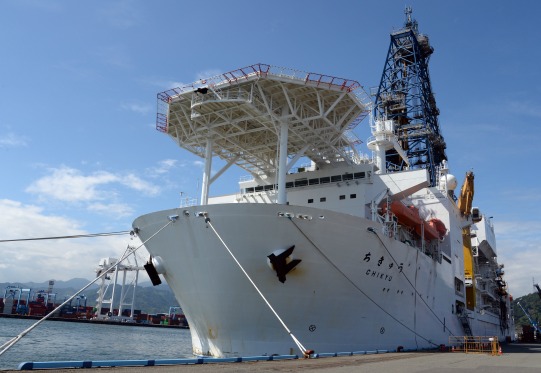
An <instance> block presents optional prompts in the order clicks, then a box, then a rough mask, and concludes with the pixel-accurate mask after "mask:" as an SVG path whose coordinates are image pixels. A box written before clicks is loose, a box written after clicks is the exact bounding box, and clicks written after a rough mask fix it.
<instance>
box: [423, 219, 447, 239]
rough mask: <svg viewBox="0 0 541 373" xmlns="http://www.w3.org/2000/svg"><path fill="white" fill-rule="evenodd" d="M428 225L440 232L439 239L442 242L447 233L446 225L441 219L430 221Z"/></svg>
mask: <svg viewBox="0 0 541 373" xmlns="http://www.w3.org/2000/svg"><path fill="white" fill-rule="evenodd" d="M428 225H430V226H431V227H434V228H435V229H436V231H437V232H438V237H439V238H440V240H441V239H442V238H443V237H444V236H445V234H446V233H447V228H446V227H445V224H444V223H443V222H442V221H441V220H440V219H430V220H429V221H428Z"/></svg>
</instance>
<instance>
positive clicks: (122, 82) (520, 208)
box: [0, 0, 541, 297]
mask: <svg viewBox="0 0 541 373" xmlns="http://www.w3.org/2000/svg"><path fill="white" fill-rule="evenodd" d="M509 4H510V3H509V2H507V1H494V0H491V1H489V0H478V1H470V0H454V1H434V0H410V1H408V2H404V1H396V0H378V1H361V0H357V1H335V2H329V1H322V0H299V1H285V0H274V1H271V2H269V1H255V0H250V1H241V0H231V1H223V0H207V1H191V2H189V1H174V0H156V1H143V0H96V1H67V0H65V1H61V0H48V1H41V0H11V1H10V0H0V45H1V47H2V57H1V58H0V169H1V174H2V176H1V178H0V240H8V239H22V238H33V237H51V236H65V235H80V234H89V233H106V232H117V231H129V230H130V229H131V223H132V221H133V220H134V219H135V218H136V217H138V216H140V215H142V214H145V213H149V212H152V211H156V210H161V209H168V208H174V207H177V206H178V205H179V203H180V198H181V193H182V196H183V197H185V196H191V197H198V196H199V194H200V190H199V189H200V188H199V185H200V180H201V174H202V162H201V160H200V159H199V158H197V157H195V156H193V155H191V154H190V153H188V152H187V151H184V150H182V149H180V148H179V147H178V146H177V145H175V143H174V142H173V141H172V140H171V139H169V138H168V137H167V136H166V135H164V134H162V133H160V132H158V131H157V130H156V129H155V119H156V95H157V93H158V92H162V91H165V90H167V89H170V88H173V87H177V86H182V85H184V84H188V83H191V82H193V81H196V80H199V79H202V78H206V77H211V76H214V75H217V74H219V73H223V72H227V71H231V70H235V69H237V68H241V67H244V66H248V65H252V64H255V63H265V64H269V65H274V66H283V67H288V68H293V69H297V70H302V71H307V72H316V73H321V74H325V75H331V76H337V77H341V78H347V79H352V80H356V81H359V82H360V83H361V84H362V85H363V86H364V87H365V88H366V89H367V90H369V89H370V88H372V87H377V86H378V85H379V81H380V78H381V73H382V70H383V64H384V62H385V58H386V55H387V50H388V47H389V33H390V32H391V31H393V30H396V29H399V28H401V27H402V26H403V22H404V8H405V6H406V5H409V6H412V8H413V17H414V18H415V19H416V20H417V21H418V23H419V30H420V32H421V33H424V34H427V35H428V36H429V37H430V42H431V44H432V46H433V47H434V54H433V55H432V57H431V59H430V75H431V81H432V88H433V91H434V92H435V96H436V102H437V105H438V107H439V109H440V113H441V114H440V116H439V123H440V126H441V131H442V133H443V136H444V137H445V140H446V143H447V156H448V159H449V167H450V169H451V172H452V173H453V174H454V175H456V177H457V179H458V181H459V185H461V184H462V182H463V180H464V175H465V173H466V171H469V170H473V172H474V174H475V196H474V203H473V204H474V206H479V207H480V208H481V210H482V212H483V213H485V214H486V215H487V216H493V221H494V224H495V227H496V239H497V243H498V248H497V251H498V260H499V262H500V263H502V262H503V263H505V271H506V275H505V278H506V280H507V282H508V284H509V290H510V292H511V294H513V295H514V296H515V297H519V296H522V295H525V294H528V293H531V292H533V286H532V283H533V281H535V282H536V283H537V282H541V266H540V265H538V264H539V263H540V262H541V260H540V259H541V239H540V232H541V216H540V215H541V214H540V213H539V212H540V211H541V193H540V189H539V183H540V181H541V178H540V176H539V174H540V173H539V170H538V169H537V168H535V167H533V166H534V165H535V162H536V161H537V160H538V158H539V155H538V151H539V146H540V140H541V126H540V125H539V122H540V120H541V102H540V97H541V76H540V75H541V74H540V69H539V68H538V64H539V61H540V60H541V52H540V49H539V48H538V41H539V40H538V34H539V33H538V32H537V30H538V28H537V24H538V16H539V14H541V2H538V1H536V0H529V1H528V0H525V1H516V2H513V5H512V6H511V5H509ZM358 135H359V137H360V138H361V139H364V140H366V138H367V137H368V136H369V135H370V134H369V125H368V121H367V120H365V121H364V122H362V123H361V124H360V125H359V127H358ZM365 150H366V151H367V152H368V150H367V149H365ZM217 167H218V166H217ZM242 175H244V172H241V171H239V170H237V169H231V170H229V171H228V172H226V174H225V175H224V176H222V178H221V179H219V180H218V181H217V182H215V183H214V184H213V185H212V188H211V195H220V194H226V193H234V192H236V191H237V190H238V184H237V183H238V180H239V178H240V177H241V176H242ZM136 244H137V243H136V242H135V240H132V239H131V238H130V236H129V235H121V236H111V237H95V238H80V239H70V240H47V241H22V242H0V253H1V255H2V259H1V260H0V282H29V281H34V282H42V281H46V280H49V279H56V280H68V279H70V278H74V277H82V278H88V279H92V278H93V277H95V272H94V270H95V267H96V265H97V264H98V261H99V260H100V258H103V257H119V256H120V255H121V254H122V253H123V251H124V249H125V248H126V246H127V245H136ZM142 254H143V255H142V256H143V257H144V256H145V254H144V253H142Z"/></svg>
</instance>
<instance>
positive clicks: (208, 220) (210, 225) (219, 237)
mask: <svg viewBox="0 0 541 373" xmlns="http://www.w3.org/2000/svg"><path fill="white" fill-rule="evenodd" d="M204 216H205V222H206V223H207V224H208V226H209V227H210V228H211V229H212V231H213V232H214V234H215V235H216V237H218V239H219V240H220V242H221V243H222V245H224V247H225V249H226V250H227V252H228V253H229V255H231V257H232V258H233V260H234V261H235V263H237V265H238V266H239V268H240V269H241V271H242V273H244V275H245V276H246V278H247V279H248V281H250V283H251V284H252V286H253V287H254V288H255V290H256V291H257V292H258V293H259V295H260V296H261V298H262V299H263V300H264V301H265V303H266V304H267V306H268V307H269V308H270V310H271V311H272V313H274V316H276V318H277V319H278V321H280V323H281V324H282V326H283V327H284V329H285V330H286V331H287V333H288V334H289V336H290V337H291V339H293V342H295V344H296V345H297V347H298V348H299V350H301V352H302V354H303V356H305V357H307V356H309V355H310V353H311V352H312V351H311V350H307V349H306V348H305V347H304V346H303V345H302V343H301V342H300V341H299V340H298V339H297V338H296V337H295V335H293V333H292V332H291V330H289V328H288V327H287V325H286V324H285V323H284V321H283V320H282V319H281V318H280V316H279V315H278V313H277V312H276V311H275V310H274V308H273V307H272V305H271V304H270V302H269V301H268V300H267V298H265V296H264V295H263V293H262V292H261V290H259V288H258V287H257V285H256V284H255V282H254V281H253V280H252V279H251V277H250V275H248V273H247V272H246V271H245V270H244V268H243V267H242V265H241V264H240V263H239V261H238V260H237V258H236V257H235V255H233V253H232V252H231V250H229V247H228V246H227V244H226V243H225V242H224V240H223V239H222V237H221V236H220V235H219V234H218V232H217V231H216V229H214V226H213V225H212V223H211V222H210V218H209V217H208V214H206V213H205V214H204Z"/></svg>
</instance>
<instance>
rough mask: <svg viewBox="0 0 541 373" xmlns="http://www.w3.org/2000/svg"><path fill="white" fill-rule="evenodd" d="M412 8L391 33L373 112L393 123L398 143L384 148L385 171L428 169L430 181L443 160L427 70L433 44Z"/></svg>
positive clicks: (389, 124)
mask: <svg viewBox="0 0 541 373" xmlns="http://www.w3.org/2000/svg"><path fill="white" fill-rule="evenodd" d="M411 12H412V11H411V8H410V7H407V8H406V10H405V14H406V20H405V22H404V27H403V28H402V29H400V30H398V31H394V32H392V33H391V42H390V45H389V51H388V52H387V59H386V61H385V66H384V68H383V74H382V76H381V81H380V84H379V88H378V91H377V94H376V98H375V106H374V113H373V115H374V120H375V121H376V122H380V123H381V122H384V123H386V128H392V132H393V134H394V136H396V139H397V140H398V144H399V145H400V146H395V147H389V148H388V149H386V150H385V165H382V166H383V167H385V170H383V172H385V171H390V172H392V171H399V170H403V169H405V168H406V167H408V166H409V168H410V169H419V168H426V169H427V170H428V173H429V175H430V185H431V186H434V185H436V183H437V178H438V175H437V170H436V167H437V166H438V165H439V164H440V163H441V162H442V161H443V160H446V159H447V156H446V155H445V147H446V145H445V141H444V139H443V137H442V135H441V132H440V128H439V124H438V115H439V110H438V108H437V107H436V100H435V98H434V94H433V92H432V87H431V84H430V75H429V72H428V61H429V59H430V55H431V54H432V52H433V51H434V49H433V48H432V46H431V45H430V43H429V40H428V36H426V35H423V34H420V33H419V31H418V25H417V21H416V20H414V19H412V17H411Z"/></svg>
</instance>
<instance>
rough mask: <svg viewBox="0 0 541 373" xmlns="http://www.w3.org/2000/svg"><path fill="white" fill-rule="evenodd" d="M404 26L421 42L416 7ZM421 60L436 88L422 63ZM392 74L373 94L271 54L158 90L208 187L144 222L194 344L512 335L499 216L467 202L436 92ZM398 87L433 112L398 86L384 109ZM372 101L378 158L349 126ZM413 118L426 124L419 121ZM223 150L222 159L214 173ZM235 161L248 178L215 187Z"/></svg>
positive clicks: (213, 350) (396, 341) (426, 341)
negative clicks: (399, 104)
mask: <svg viewBox="0 0 541 373" xmlns="http://www.w3.org/2000/svg"><path fill="white" fill-rule="evenodd" d="M408 27H409V31H407V32H405V34H407V35H410V36H411V35H413V36H414V37H415V40H414V44H415V43H420V44H421V45H422V46H424V45H425V44H423V40H424V39H422V38H421V37H420V36H419V35H420V34H418V33H417V24H416V23H414V22H413V21H412V20H411V14H410V13H407V21H406V28H408ZM401 40H402V39H401ZM408 40H410V39H408ZM395 42H396V40H395V38H393V37H392V42H391V43H395ZM417 47H418V46H417ZM417 47H416V48H417ZM423 48H424V47H421V49H420V52H419V51H418V52H419V53H421V54H422V53H426V51H425V52H423V50H424V49H423ZM416 53H417V52H416ZM388 60H389V58H388ZM427 62H428V61H427V60H426V61H424V62H423V63H427ZM414 63H415V64H419V63H418V62H415V61H414ZM408 68H409V67H408ZM385 71H387V68H386V70H385ZM418 72H419V75H418V79H417V80H416V81H417V83H418V84H419V87H425V88H426V87H427V84H428V87H429V86H430V84H429V82H428V83H427V82H426V81H423V79H424V77H425V75H426V74H427V73H428V69H427V66H425V67H423V68H420V69H418ZM385 74H386V73H384V77H385V76H389V77H391V76H393V74H390V75H389V74H387V75H385ZM423 74H425V75H423ZM402 77H403V78H405V76H402ZM426 77H428V76H427V75H426ZM386 80H387V78H384V79H382V85H381V87H380V94H379V95H378V97H379V99H378V100H376V106H373V105H372V103H371V102H370V101H369V99H368V96H367V95H366V93H365V91H364V89H363V87H362V86H361V85H360V84H359V83H357V82H356V81H353V80H348V79H341V78H336V77H332V76H328V75H323V74H315V73H306V72H300V71H297V70H291V69H284V68H277V67H273V66H270V65H265V64H255V65H251V66H248V67H245V68H242V69H238V70H235V71H231V72H228V73H225V74H220V75H218V76H215V77H212V78H209V79H206V80H200V81H198V82H195V83H193V84H192V85H189V86H185V87H182V88H178V89H174V90H169V91H166V92H162V93H160V94H159V95H158V103H159V108H160V109H159V113H158V129H159V130H160V131H162V132H165V133H167V134H168V135H169V136H170V137H171V138H172V139H173V140H174V141H175V142H176V143H178V145H179V146H181V147H182V148H184V149H186V150H188V151H190V152H192V153H194V154H197V155H199V156H201V157H202V158H204V160H205V167H204V174H203V183H202V192H201V201H200V204H198V205H193V206H181V207H180V208H174V209H170V210H165V211H159V212H155V213H152V214H148V215H144V216H141V217H139V218H138V219H136V220H135V222H134V223H133V226H134V229H135V231H136V232H137V234H138V235H139V237H140V238H141V239H142V240H143V241H144V242H145V246H146V247H147V249H148V251H149V252H150V254H151V260H150V261H149V263H147V265H146V266H145V268H147V270H148V271H149V274H151V277H152V278H153V281H156V282H158V281H159V275H162V276H163V277H164V278H165V279H166V281H167V282H168V283H169V285H170V286H171V288H172V290H173V291H174V293H175V295H176V297H177V299H178V300H179V303H180V305H181V307H182V308H183V310H184V312H185V314H186V317H187V319H188V322H189V324H190V331H191V334H192V341H193V348H194V353H196V354H206V355H213V356H238V355H261V354H269V355H272V354H289V353H293V352H294V351H295V350H297V349H301V352H302V353H306V351H307V349H305V348H304V346H307V347H308V348H309V349H314V350H316V351H319V352H338V351H359V350H375V349H388V350H395V349H397V348H399V347H401V348H405V349H418V348H432V347H437V346H439V345H440V344H446V343H447V341H448V338H449V336H460V335H490V336H496V337H497V338H499V339H505V338H506V337H509V336H512V335H513V328H512V327H510V326H511V325H510V323H511V320H510V319H509V313H508V310H509V297H508V296H507V293H506V292H505V283H503V280H502V277H501V275H502V274H503V273H502V272H501V267H500V266H499V265H498V264H497V260H496V249H495V240H494V231H493V227H492V223H491V221H490V219H488V218H486V217H485V216H484V215H482V214H480V213H479V210H478V209H473V208H472V207H471V198H472V197H473V184H471V188H469V187H468V188H466V189H465V191H464V188H463V190H461V192H460V194H459V196H456V195H455V189H456V187H457V181H456V178H455V177H454V176H453V175H452V174H451V173H450V171H449V169H448V164H447V162H446V157H445V154H444V152H443V151H444V149H445V145H444V142H443V138H442V137H441V134H439V126H438V125H437V121H436V122H434V121H430V120H428V122H427V121H423V120H424V119H422V118H420V117H421V116H423V115H426V114H427V113H428V114H430V115H432V114H433V111H434V109H435V106H431V105H430V104H429V101H430V100H429V101H426V102H425V101H424V99H425V98H426V97H425V96H426V92H424V93H422V94H421V95H420V96H419V95H417V93H415V92H418V89H417V88H414V89H412V90H410V91H407V90H402V91H399V90H398V88H399V87H403V86H400V85H397V84H395V85H392V84H391V85H386V83H385V81H386ZM382 87H384V88H382ZM385 87H387V88H385ZM429 88H430V87H429ZM384 92H386V93H384ZM412 92H414V93H415V95H414V97H410V96H411V95H412ZM399 93H400V94H403V95H404V96H403V97H402V98H403V99H404V102H416V101H418V100H420V101H421V102H422V105H421V106H423V107H425V106H427V102H428V106H427V107H428V109H427V110H428V112H427V111H423V112H420V111H419V110H420V109H419V110H418V108H417V109H416V106H412V108H413V109H407V110H403V111H400V112H399V111H394V112H392V111H391V110H390V109H389V108H390V107H391V106H389V105H388V101H386V102H387V104H385V105H386V106H385V105H384V106H385V107H386V109H385V110H383V111H379V109H378V108H381V107H382V106H381V105H383V104H382V100H383V98H384V97H393V95H394V96H396V95H398V94H399ZM428 98H430V94H429V96H428ZM380 104H381V105H380ZM374 108H375V109H374ZM423 110H425V109H423ZM371 111H372V113H373V115H372V121H371V123H370V124H371V128H372V134H373V137H371V138H370V139H369V141H368V146H369V148H370V149H372V150H373V157H369V156H366V155H363V154H362V152H361V151H360V150H359V145H360V141H359V140H358V139H357V138H356V137H355V136H354V135H353V130H354V128H355V126H357V125H358V124H359V123H360V121H362V119H363V118H364V117H365V116H367V114H368V113H369V112H371ZM414 112H415V113H417V114H416V115H417V117H415V115H414V114H413V113H414ZM399 113H400V115H398V114H399ZM423 113H424V114H423ZM408 121H409V122H408ZM414 123H416V124H415V126H417V127H416V128H418V129H419V128H421V127H423V126H424V127H423V128H424V130H423V131H418V132H415V133H413V132H408V131H410V130H411V129H412V128H413V127H412V126H413V125H414ZM406 133H409V135H407V136H406ZM406 139H407V141H406ZM412 141H413V142H412ZM419 147H422V148H423V150H422V151H414V149H419ZM214 157H219V158H221V159H222V160H225V162H226V165H225V166H224V167H223V168H222V169H220V170H218V171H216V172H215V173H214V175H211V170H212V160H213V158H214ZM232 165H237V166H239V167H241V168H243V169H244V170H246V171H247V172H248V173H249V175H250V177H249V178H247V179H245V180H243V181H241V183H240V190H239V192H238V193H234V194H230V195H225V196H219V197H211V196H210V195H209V194H210V193H209V191H210V185H211V184H212V183H213V182H214V181H215V180H216V179H217V178H218V177H219V176H220V175H222V174H223V172H224V171H225V170H227V169H228V168H229V167H230V166H232ZM397 165H399V166H397ZM470 192H471V193H470ZM463 200H464V201H466V202H467V203H466V204H463V203H462V201H463ZM457 201H458V204H457ZM472 238H473V241H472ZM468 253H469V254H468ZM479 259H483V260H479ZM484 259H489V260H487V262H486V263H485V261H484ZM149 269H150V270H149ZM496 270H500V271H496ZM491 271H493V272H491ZM481 274H486V280H482V279H480V278H479V276H481ZM500 280H501V281H502V283H503V284H502V285H501V286H499V283H498V281H500ZM483 281H484V282H483ZM494 284H496V285H498V289H499V293H497V292H496V289H494V287H493V286H494ZM483 287H484V288H483ZM487 294H489V295H487ZM492 296H494V298H492ZM504 305H505V306H504ZM292 337H293V338H292ZM299 341H300V342H299ZM297 342H298V343H297ZM301 342H302V343H301Z"/></svg>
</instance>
